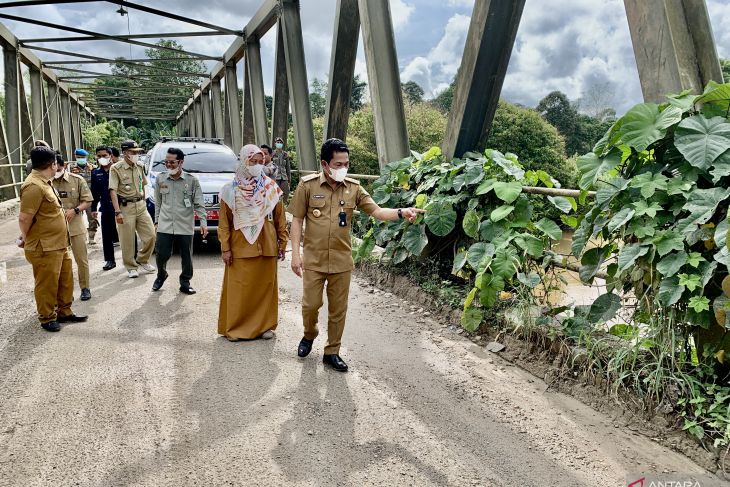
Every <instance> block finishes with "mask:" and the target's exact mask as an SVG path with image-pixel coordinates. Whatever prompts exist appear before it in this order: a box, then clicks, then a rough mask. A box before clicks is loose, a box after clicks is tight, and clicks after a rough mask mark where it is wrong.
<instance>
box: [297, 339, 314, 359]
mask: <svg viewBox="0 0 730 487" xmlns="http://www.w3.org/2000/svg"><path fill="white" fill-rule="evenodd" d="M313 343H314V340H307V339H306V338H302V341H301V342H299V348H298V349H297V355H299V356H300V357H306V356H307V355H309V352H311V351H312V344H313Z"/></svg>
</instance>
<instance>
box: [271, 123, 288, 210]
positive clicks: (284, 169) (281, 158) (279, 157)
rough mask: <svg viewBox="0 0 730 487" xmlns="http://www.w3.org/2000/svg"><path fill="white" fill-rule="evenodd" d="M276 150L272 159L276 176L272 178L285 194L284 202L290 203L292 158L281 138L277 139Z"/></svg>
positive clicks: (275, 142)
mask: <svg viewBox="0 0 730 487" xmlns="http://www.w3.org/2000/svg"><path fill="white" fill-rule="evenodd" d="M274 148H275V149H274V155H273V156H272V158H271V160H272V164H273V166H274V175H273V176H272V178H273V179H274V180H275V181H276V184H278V185H279V188H281V190H282V191H283V192H284V201H289V191H290V182H291V158H290V157H289V154H287V153H286V151H285V150H284V140H283V139H282V138H281V137H277V138H276V140H275V141H274Z"/></svg>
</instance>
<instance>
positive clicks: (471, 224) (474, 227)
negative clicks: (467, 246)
mask: <svg viewBox="0 0 730 487" xmlns="http://www.w3.org/2000/svg"><path fill="white" fill-rule="evenodd" d="M461 226H462V228H463V229H464V233H466V234H467V235H468V236H470V237H471V238H476V237H477V235H478V234H479V213H477V212H476V211H475V210H469V211H467V212H466V213H465V214H464V220H462V222H461Z"/></svg>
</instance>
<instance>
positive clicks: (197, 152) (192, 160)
mask: <svg viewBox="0 0 730 487" xmlns="http://www.w3.org/2000/svg"><path fill="white" fill-rule="evenodd" d="M183 152H185V162H184V164H183V169H185V171H186V172H192V173H206V172H211V173H233V172H236V166H237V165H238V158H237V157H236V156H235V155H234V154H233V152H229V151H223V150H221V149H219V148H212V149H209V148H206V147H190V148H184V149H183ZM160 153H161V154H162V155H163V157H164V155H165V154H166V153H167V151H166V150H163V151H160ZM152 167H153V168H155V169H156V170H157V171H164V170H165V160H164V159H162V160H159V161H155V163H154V165H153V166H152Z"/></svg>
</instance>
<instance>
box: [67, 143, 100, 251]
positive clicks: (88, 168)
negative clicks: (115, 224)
mask: <svg viewBox="0 0 730 487" xmlns="http://www.w3.org/2000/svg"><path fill="white" fill-rule="evenodd" d="M74 158H75V161H74V164H73V166H71V172H72V173H73V174H77V175H79V176H81V177H82V178H84V181H86V185H87V186H89V187H90V186H91V172H92V171H93V170H94V166H93V165H92V164H91V163H90V162H89V153H88V152H87V151H85V150H84V149H76V150H75V151H74ZM91 213H92V212H91V206H89V207H88V208H87V209H86V219H87V220H88V221H89V245H96V241H94V237H96V230H97V229H98V228H99V222H98V221H97V220H96V218H94V217H93V216H92V214H91Z"/></svg>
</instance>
